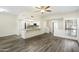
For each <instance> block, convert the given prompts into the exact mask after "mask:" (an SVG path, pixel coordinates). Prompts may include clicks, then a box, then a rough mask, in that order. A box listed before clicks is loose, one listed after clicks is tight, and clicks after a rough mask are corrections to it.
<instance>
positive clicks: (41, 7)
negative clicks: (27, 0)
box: [36, 6, 52, 14]
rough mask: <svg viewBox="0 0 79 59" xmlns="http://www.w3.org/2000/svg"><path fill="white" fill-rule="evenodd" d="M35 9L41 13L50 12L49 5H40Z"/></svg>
mask: <svg viewBox="0 0 79 59" xmlns="http://www.w3.org/2000/svg"><path fill="white" fill-rule="evenodd" d="M36 8H37V9H39V10H37V11H36V12H41V13H42V14H43V13H45V12H52V10H50V9H49V8H50V6H40V7H36Z"/></svg>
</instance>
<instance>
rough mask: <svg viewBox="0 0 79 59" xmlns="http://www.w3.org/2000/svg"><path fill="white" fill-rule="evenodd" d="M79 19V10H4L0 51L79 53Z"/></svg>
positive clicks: (0, 8)
mask: <svg viewBox="0 0 79 59" xmlns="http://www.w3.org/2000/svg"><path fill="white" fill-rule="evenodd" d="M78 19H79V7H78V6H0V39H1V41H0V51H1V52H6V51H8V52H60V51H62V52H75V51H79V48H78V42H79V40H78V39H79V24H78V22H79V20H78ZM63 47H64V48H63Z"/></svg>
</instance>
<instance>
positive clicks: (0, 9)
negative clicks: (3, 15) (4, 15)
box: [0, 8, 8, 12]
mask: <svg viewBox="0 0 79 59" xmlns="http://www.w3.org/2000/svg"><path fill="white" fill-rule="evenodd" d="M0 12H8V10H6V9H3V8H0Z"/></svg>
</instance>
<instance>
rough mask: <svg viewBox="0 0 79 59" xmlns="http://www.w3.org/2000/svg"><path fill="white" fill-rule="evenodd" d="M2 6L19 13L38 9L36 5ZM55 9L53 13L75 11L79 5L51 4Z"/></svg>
mask: <svg viewBox="0 0 79 59" xmlns="http://www.w3.org/2000/svg"><path fill="white" fill-rule="evenodd" d="M0 8H3V9H6V10H8V11H9V13H11V14H14V15H18V14H20V13H22V12H33V11H36V10H38V9H36V8H35V7H34V6H0ZM50 9H51V10H53V12H52V13H65V12H73V11H76V10H77V11H78V10H79V6H54V7H53V6H51V8H50Z"/></svg>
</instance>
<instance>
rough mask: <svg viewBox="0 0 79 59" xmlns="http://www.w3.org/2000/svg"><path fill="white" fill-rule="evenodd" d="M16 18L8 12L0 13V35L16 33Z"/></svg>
mask: <svg viewBox="0 0 79 59" xmlns="http://www.w3.org/2000/svg"><path fill="white" fill-rule="evenodd" d="M16 18H17V17H16V16H14V15H11V14H9V13H0V37H2V36H8V35H14V34H16V32H17V31H16V29H17V28H16V26H17V23H16V20H17V19H16Z"/></svg>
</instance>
